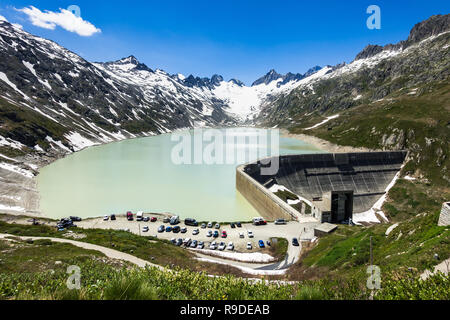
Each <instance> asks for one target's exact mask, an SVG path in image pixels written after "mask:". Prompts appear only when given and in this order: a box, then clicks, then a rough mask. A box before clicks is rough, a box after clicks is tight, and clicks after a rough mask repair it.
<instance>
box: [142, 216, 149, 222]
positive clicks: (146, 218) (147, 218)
mask: <svg viewBox="0 0 450 320" xmlns="http://www.w3.org/2000/svg"><path fill="white" fill-rule="evenodd" d="M142 221H144V222H149V221H150V217H144V218H142Z"/></svg>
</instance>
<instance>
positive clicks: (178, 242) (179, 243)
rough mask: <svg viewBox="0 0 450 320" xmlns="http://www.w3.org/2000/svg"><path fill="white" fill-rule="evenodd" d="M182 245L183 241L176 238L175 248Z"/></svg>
mask: <svg viewBox="0 0 450 320" xmlns="http://www.w3.org/2000/svg"><path fill="white" fill-rule="evenodd" d="M182 244H183V239H181V238H178V239H177V243H176V245H177V246H181V245H182Z"/></svg>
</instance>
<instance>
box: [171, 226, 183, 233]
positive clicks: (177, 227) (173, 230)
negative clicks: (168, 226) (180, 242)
mask: <svg viewBox="0 0 450 320" xmlns="http://www.w3.org/2000/svg"><path fill="white" fill-rule="evenodd" d="M180 231H181V228H180V226H175V227H173V228H172V232H173V233H178V232H180Z"/></svg>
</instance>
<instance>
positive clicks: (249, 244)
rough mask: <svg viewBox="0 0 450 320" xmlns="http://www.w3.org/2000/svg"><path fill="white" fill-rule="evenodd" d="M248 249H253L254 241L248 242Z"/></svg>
mask: <svg viewBox="0 0 450 320" xmlns="http://www.w3.org/2000/svg"><path fill="white" fill-rule="evenodd" d="M247 249H248V250H252V243H251V242H247Z"/></svg>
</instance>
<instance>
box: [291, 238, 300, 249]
mask: <svg viewBox="0 0 450 320" xmlns="http://www.w3.org/2000/svg"><path fill="white" fill-rule="evenodd" d="M292 245H293V246H296V247H298V246H299V244H298V240H297V238H292Z"/></svg>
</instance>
